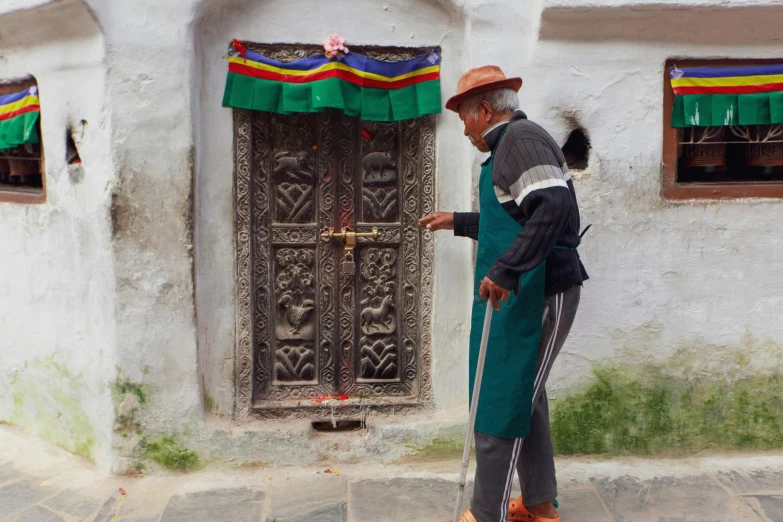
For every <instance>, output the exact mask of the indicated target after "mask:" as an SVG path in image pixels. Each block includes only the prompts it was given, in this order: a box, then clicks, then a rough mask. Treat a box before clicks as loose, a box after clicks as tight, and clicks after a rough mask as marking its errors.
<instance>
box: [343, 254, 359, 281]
mask: <svg viewBox="0 0 783 522" xmlns="http://www.w3.org/2000/svg"><path fill="white" fill-rule="evenodd" d="M340 273H341V274H342V275H353V274H355V273H356V263H355V262H354V261H353V252H351V251H348V252H346V253H345V257H344V258H343V263H342V266H341V267H340Z"/></svg>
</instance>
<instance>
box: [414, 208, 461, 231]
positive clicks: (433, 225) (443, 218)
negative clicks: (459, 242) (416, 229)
mask: <svg viewBox="0 0 783 522" xmlns="http://www.w3.org/2000/svg"><path fill="white" fill-rule="evenodd" d="M419 226H420V227H421V228H426V229H427V230H429V231H430V232H435V231H436V230H454V212H433V213H432V214H429V215H427V216H424V217H423V218H421V219H420V220H419Z"/></svg>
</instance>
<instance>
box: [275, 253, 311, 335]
mask: <svg viewBox="0 0 783 522" xmlns="http://www.w3.org/2000/svg"><path fill="white" fill-rule="evenodd" d="M312 263H313V252H312V251H310V250H304V249H293V248H283V249H281V250H279V251H278V252H277V264H278V266H279V267H280V268H281V269H282V270H281V271H280V273H279V275H278V276H277V294H278V298H277V306H278V307H279V309H280V313H279V317H278V319H277V324H276V328H275V329H276V333H277V338H278V339H280V340H293V339H301V340H312V339H313V321H312V315H313V310H314V308H315V301H314V291H313V275H312V268H311V266H312Z"/></svg>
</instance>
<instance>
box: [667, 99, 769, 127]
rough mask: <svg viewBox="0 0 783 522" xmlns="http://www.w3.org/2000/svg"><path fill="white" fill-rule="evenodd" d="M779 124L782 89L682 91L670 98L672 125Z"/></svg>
mask: <svg viewBox="0 0 783 522" xmlns="http://www.w3.org/2000/svg"><path fill="white" fill-rule="evenodd" d="M777 123H783V92H765V93H755V94H685V95H682V96H677V97H675V99H674V105H673V107H672V123H671V125H672V127H726V126H730V125H772V124H777Z"/></svg>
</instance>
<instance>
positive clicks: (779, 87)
mask: <svg viewBox="0 0 783 522" xmlns="http://www.w3.org/2000/svg"><path fill="white" fill-rule="evenodd" d="M775 91H783V83H767V84H764V85H736V86H733V87H675V88H674V94H681V95H682V94H753V93H757V92H775Z"/></svg>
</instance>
